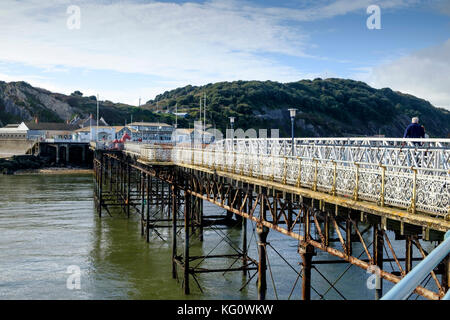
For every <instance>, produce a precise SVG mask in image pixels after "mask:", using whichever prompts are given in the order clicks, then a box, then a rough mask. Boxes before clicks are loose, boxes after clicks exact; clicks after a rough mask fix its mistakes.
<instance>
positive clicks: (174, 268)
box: [172, 184, 178, 279]
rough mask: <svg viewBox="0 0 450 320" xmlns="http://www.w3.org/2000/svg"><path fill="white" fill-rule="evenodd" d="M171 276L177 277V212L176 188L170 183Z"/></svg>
mask: <svg viewBox="0 0 450 320" xmlns="http://www.w3.org/2000/svg"><path fill="white" fill-rule="evenodd" d="M172 212H173V213H172V278H174V279H175V278H176V277H177V263H176V261H175V259H176V257H177V212H178V190H177V186H176V185H175V184H174V185H172Z"/></svg>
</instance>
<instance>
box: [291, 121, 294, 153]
mask: <svg viewBox="0 0 450 320" xmlns="http://www.w3.org/2000/svg"><path fill="white" fill-rule="evenodd" d="M291 137H292V142H291V143H292V145H291V155H292V156H293V155H294V118H293V117H291Z"/></svg>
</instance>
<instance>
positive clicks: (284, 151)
mask: <svg viewBox="0 0 450 320" xmlns="http://www.w3.org/2000/svg"><path fill="white" fill-rule="evenodd" d="M216 145H217V146H218V147H219V148H220V149H222V150H232V151H236V152H242V153H264V154H275V155H294V156H300V157H308V158H315V159H329V160H344V161H357V162H368V163H375V164H379V163H382V164H386V165H399V166H420V167H422V168H434V169H450V139H397V138H296V139H294V148H292V140H291V139H286V138H283V139H225V140H221V141H218V142H217V143H216ZM292 151H293V153H292Z"/></svg>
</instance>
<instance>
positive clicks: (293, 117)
mask: <svg viewBox="0 0 450 320" xmlns="http://www.w3.org/2000/svg"><path fill="white" fill-rule="evenodd" d="M288 110H289V115H290V117H291V137H292V147H291V155H294V122H295V121H294V120H295V113H296V112H297V109H288Z"/></svg>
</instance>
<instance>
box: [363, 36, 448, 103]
mask: <svg viewBox="0 0 450 320" xmlns="http://www.w3.org/2000/svg"><path fill="white" fill-rule="evenodd" d="M367 79H368V81H369V84H371V85H373V86H374V87H377V88H380V87H390V88H392V89H394V90H398V91H401V92H405V93H410V94H413V95H415V96H418V97H420V98H423V99H426V100H429V101H430V102H431V103H432V104H433V105H434V106H437V107H442V108H446V109H449V110H450V91H449V88H450V39H448V40H447V41H445V42H444V43H442V44H440V45H438V46H434V47H430V48H427V49H423V50H420V51H418V52H415V53H412V54H410V55H407V56H404V57H402V58H399V59H397V60H395V61H391V62H389V63H386V64H383V65H381V66H378V67H375V68H373V70H372V72H371V73H370V74H369V75H368V77H367Z"/></svg>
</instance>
